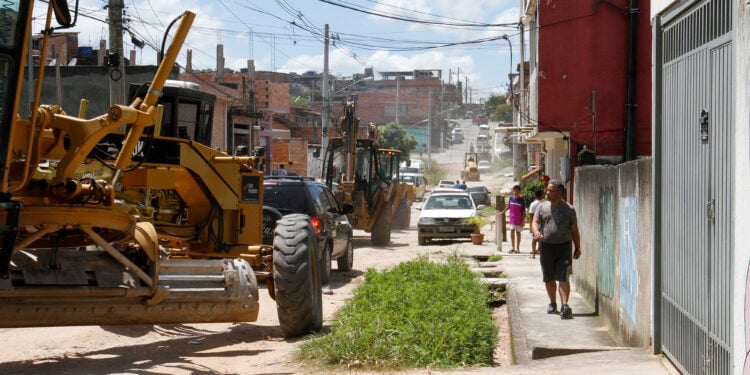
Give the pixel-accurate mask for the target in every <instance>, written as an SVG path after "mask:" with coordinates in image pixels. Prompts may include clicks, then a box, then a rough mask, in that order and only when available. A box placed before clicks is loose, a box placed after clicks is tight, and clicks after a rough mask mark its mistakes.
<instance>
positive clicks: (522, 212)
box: [502, 185, 526, 253]
mask: <svg viewBox="0 0 750 375" xmlns="http://www.w3.org/2000/svg"><path fill="white" fill-rule="evenodd" d="M506 211H510V215H509V216H510V217H509V218H508V222H509V226H510V244H511V248H512V249H511V251H510V252H511V253H520V252H521V233H522V232H523V225H524V223H525V221H526V203H525V202H524V201H523V198H521V186H519V185H516V186H513V196H512V197H510V199H509V201H508V207H505V209H504V210H503V212H502V213H503V214H505V212H506Z"/></svg>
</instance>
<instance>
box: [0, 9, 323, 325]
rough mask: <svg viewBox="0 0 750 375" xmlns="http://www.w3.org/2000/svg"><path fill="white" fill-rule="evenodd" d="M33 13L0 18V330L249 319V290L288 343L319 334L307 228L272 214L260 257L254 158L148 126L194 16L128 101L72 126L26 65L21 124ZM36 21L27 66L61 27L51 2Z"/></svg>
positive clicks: (259, 195) (259, 182)
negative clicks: (27, 96) (40, 23)
mask: <svg viewBox="0 0 750 375" xmlns="http://www.w3.org/2000/svg"><path fill="white" fill-rule="evenodd" d="M32 10H33V1H20V2H10V3H9V4H6V5H5V6H3V14H2V16H1V18H2V19H3V24H4V25H5V26H3V27H4V29H5V32H3V33H2V35H0V67H1V68H2V69H0V74H3V75H4V76H3V77H2V78H3V79H1V80H0V82H1V83H2V85H4V87H2V89H1V90H0V101H1V102H0V173H2V175H1V177H2V180H1V181H0V246H1V247H0V326H2V327H30V326H62V325H89V324H103V325H116V324H161V323H199V322H245V321H254V320H256V319H257V315H258V309H259V302H258V301H259V298H258V294H259V291H258V285H257V284H258V282H259V281H260V282H265V283H266V284H267V285H268V286H269V288H268V290H269V293H270V294H271V296H272V297H274V298H275V299H276V304H277V311H278V315H279V321H280V324H281V328H282V329H283V331H284V332H285V333H286V334H287V335H289V336H295V335H301V334H305V333H307V332H309V331H311V330H317V329H319V328H320V327H321V324H322V296H321V285H320V279H319V275H318V269H317V268H318V267H317V266H316V265H317V264H318V262H317V261H316V259H317V254H316V252H317V249H316V247H315V243H316V242H315V241H314V240H313V237H314V232H313V228H312V225H311V224H310V220H309V218H308V217H306V216H304V215H302V216H294V215H291V216H288V217H284V218H282V219H281V220H280V221H279V222H278V225H277V227H276V234H275V238H274V241H273V246H268V245H262V241H261V236H262V235H261V220H262V216H263V214H262V212H263V207H262V202H263V189H262V188H263V174H262V173H261V172H259V171H258V170H257V168H256V165H257V163H259V161H260V160H259V159H258V157H254V156H242V157H237V156H230V155H228V154H227V153H224V152H221V151H216V150H214V149H213V148H211V147H210V145H208V144H202V143H201V142H199V141H198V140H199V138H200V137H195V138H194V139H188V138H187V137H175V136H174V134H172V133H165V131H163V130H164V129H162V128H161V125H162V122H161V114H162V112H163V107H162V106H160V105H159V97H160V95H161V94H162V93H163V91H164V86H165V81H166V78H167V76H168V74H169V71H170V70H171V68H172V67H173V66H174V63H175V60H176V57H177V55H178V52H179V50H180V48H181V46H182V43H183V42H184V40H185V37H186V35H187V33H188V30H189V29H190V25H191V24H192V21H193V19H194V18H195V15H194V14H193V13H191V12H184V13H183V14H182V15H180V17H179V18H180V23H179V26H178V28H177V30H176V31H175V33H174V37H173V38H172V42H171V45H170V46H169V48H168V50H167V51H166V53H164V54H163V59H162V62H161V64H160V66H159V68H158V70H157V73H156V75H155V77H154V78H153V80H152V81H151V82H150V84H148V85H146V86H144V89H143V90H142V92H141V94H142V95H140V96H138V97H136V98H135V99H133V101H132V103H130V105H119V104H115V105H112V106H111V107H110V108H109V110H108V112H107V113H106V114H103V115H100V116H96V117H93V118H91V119H86V115H85V110H84V109H83V106H82V108H81V110H79V115H78V116H71V115H68V114H67V113H66V112H65V111H64V110H63V109H62V108H60V106H57V105H39V104H38V102H39V97H40V92H41V87H42V85H41V81H42V79H43V73H44V69H39V73H38V77H37V85H36V88H35V89H33V92H34V100H33V102H32V105H31V114H32V115H31V116H30V118H28V119H23V118H21V117H20V115H18V114H17V111H18V108H19V98H20V92H21V86H22V78H23V77H22V76H23V71H24V70H23V69H24V62H25V57H26V54H27V49H26V48H27V45H28V40H29V37H30V35H29V30H30V27H29V26H30V22H31V20H32V18H31V16H32V15H31V12H32ZM76 11H77V10H76ZM47 12H48V13H47V21H46V25H45V30H44V33H43V34H44V39H43V42H42V46H43V47H42V50H41V61H45V59H46V46H47V40H48V38H49V35H50V34H51V33H52V31H53V30H54V29H53V28H52V26H51V14H53V13H54V14H55V15H58V17H61V19H62V22H60V23H61V24H63V25H65V26H70V25H71V22H70V12H69V10H68V8H67V4H66V2H65V1H64V0H52V1H50V2H49V6H48V11H47ZM59 19H60V18H59ZM92 94H93V95H96V93H92ZM197 126H199V125H197ZM194 130H195V131H196V132H203V131H205V130H206V129H204V128H196V129H194ZM194 134H197V133H194ZM201 134H205V133H201Z"/></svg>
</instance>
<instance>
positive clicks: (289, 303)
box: [273, 214, 323, 337]
mask: <svg viewBox="0 0 750 375" xmlns="http://www.w3.org/2000/svg"><path fill="white" fill-rule="evenodd" d="M317 246H318V245H317V241H316V239H315V232H314V230H313V227H312V223H311V222H310V217H309V216H307V215H303V214H291V215H287V216H284V217H283V218H281V220H279V221H278V222H277V223H276V236H275V238H274V240H273V278H274V289H275V292H276V310H277V313H278V316H279V324H280V325H281V330H282V331H283V332H284V335H285V336H287V337H296V336H300V335H304V334H307V333H310V332H313V331H318V330H320V327H321V326H322V325H323V295H322V291H321V280H320V270H319V267H318V263H317V260H318V254H317V252H318V248H317Z"/></svg>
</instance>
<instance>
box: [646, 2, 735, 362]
mask: <svg viewBox="0 0 750 375" xmlns="http://www.w3.org/2000/svg"><path fill="white" fill-rule="evenodd" d="M732 4H733V2H732V1H728V0H710V1H706V0H704V1H693V2H689V1H688V2H683V3H681V4H680V5H678V6H676V7H675V9H670V10H669V11H667V12H666V14H664V15H662V16H661V17H660V18H657V22H656V23H655V26H654V27H655V30H654V31H655V35H656V49H655V52H656V55H655V57H656V62H657V65H656V77H655V82H654V83H655V85H656V91H655V98H654V99H655V106H654V109H655V111H656V112H655V113H656V114H657V116H656V123H655V124H654V125H655V134H654V135H655V140H654V141H655V145H656V149H655V157H656V158H655V160H656V165H655V172H654V173H655V181H656V186H655V189H656V193H657V194H658V199H657V200H656V202H660V203H659V204H658V207H655V209H656V210H655V211H656V221H655V223H656V228H655V232H656V233H657V234H656V236H655V239H656V244H655V245H656V248H655V254H656V272H657V275H655V276H656V279H657V290H656V293H655V298H656V300H655V313H656V314H655V320H656V321H655V325H656V329H655V334H654V339H655V345H657V348H659V349H660V350H661V351H662V352H664V353H665V354H666V355H667V356H668V357H669V358H670V359H671V360H672V361H673V362H674V363H675V364H676V365H677V366H678V367H680V370H682V371H684V372H686V373H690V374H729V373H730V370H731V364H732V361H731V353H732V347H731V342H732V341H731V340H732V332H731V303H730V297H731V293H732V268H731V264H730V260H731V238H732V233H733V231H734V228H733V221H732V216H733V212H732V206H731V200H732V197H733V195H732V188H731V186H732V181H733V180H734V175H733V172H732V169H733V163H734V161H733V149H734V147H733V142H732V137H731V133H732V132H731V131H732V128H731V127H732V124H733V104H732V103H733V95H734V88H733V84H734V82H733V62H732V61H733V55H734V45H733V32H732V24H733V22H732V20H733V17H734V15H733V13H734V10H733V9H732Z"/></svg>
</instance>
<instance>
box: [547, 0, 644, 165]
mask: <svg viewBox="0 0 750 375" xmlns="http://www.w3.org/2000/svg"><path fill="white" fill-rule="evenodd" d="M595 3H596V1H593V0H590V1H567V0H565V1H564V0H549V1H542V2H541V3H540V4H539V25H540V28H539V131H540V132H543V131H555V130H567V131H570V133H571V149H570V151H571V159H572V160H571V162H572V163H575V155H576V152H577V149H578V147H579V146H580V145H586V146H587V147H588V148H591V149H595V151H596V153H597V154H598V155H606V156H621V155H623V154H624V148H623V135H624V128H625V100H626V91H625V90H626V73H627V72H626V67H627V65H626V64H627V62H626V54H627V30H626V16H625V14H624V12H623V10H622V9H617V8H615V7H613V6H611V5H609V4H607V3H600V4H599V5H598V8H596V10H595V7H594V4H595ZM612 3H614V4H617V5H619V6H621V7H623V8H625V7H627V6H628V5H629V3H630V1H629V0H613V1H612ZM638 8H639V13H638V31H637V33H638V35H637V40H638V42H637V47H636V49H637V52H636V54H637V55H636V56H637V63H636V64H637V69H636V70H637V72H636V79H637V84H636V87H637V88H636V90H637V99H636V103H637V108H636V154H637V155H638V156H643V155H651V25H650V20H649V1H648V0H640V1H638ZM592 91H596V132H595V131H594V117H593V112H592ZM595 133H596V137H594V134H595ZM595 138H596V144H595V142H594V139H595Z"/></svg>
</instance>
